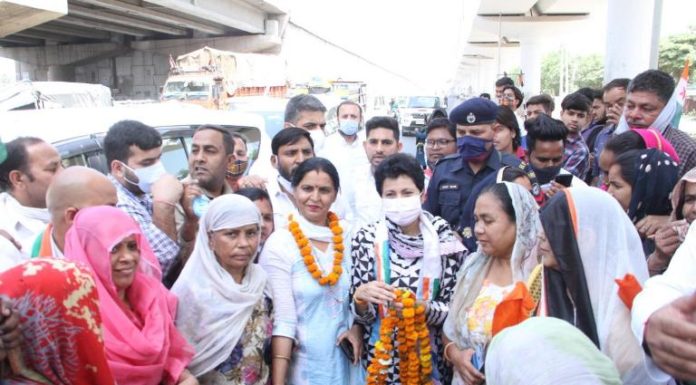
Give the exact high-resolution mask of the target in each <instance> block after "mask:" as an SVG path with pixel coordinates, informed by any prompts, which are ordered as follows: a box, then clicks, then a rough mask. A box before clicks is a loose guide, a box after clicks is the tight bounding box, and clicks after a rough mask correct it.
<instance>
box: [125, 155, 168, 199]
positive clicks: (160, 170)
mask: <svg viewBox="0 0 696 385" xmlns="http://www.w3.org/2000/svg"><path fill="white" fill-rule="evenodd" d="M121 164H122V165H123V166H124V167H125V168H127V169H129V170H131V171H132V172H133V174H135V176H137V177H138V182H137V183H136V182H133V181H132V180H129V179H128V177H124V179H125V180H126V182H128V183H130V184H132V185H136V186H138V188H140V190H142V192H144V193H145V194H149V193H150V191H152V185H153V184H154V183H155V182H157V180H158V179H159V178H161V177H162V176H163V175H164V174H166V173H167V170H166V169H165V168H164V165H163V164H162V162H157V163H155V164H153V165H152V166H147V167H143V168H138V169H135V170H134V169H132V168H130V167H128V166H126V164H125V163H123V162H121Z"/></svg>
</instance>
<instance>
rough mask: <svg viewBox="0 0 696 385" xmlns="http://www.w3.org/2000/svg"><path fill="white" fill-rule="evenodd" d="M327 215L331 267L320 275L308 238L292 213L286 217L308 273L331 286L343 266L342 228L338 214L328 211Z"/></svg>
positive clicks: (322, 283)
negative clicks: (327, 272) (329, 233)
mask: <svg viewBox="0 0 696 385" xmlns="http://www.w3.org/2000/svg"><path fill="white" fill-rule="evenodd" d="M327 217H328V219H329V228H330V229H331V232H332V233H333V235H334V236H333V239H332V241H333V246H334V261H333V269H332V270H331V272H330V273H329V274H327V275H322V272H321V269H320V268H319V265H317V261H316V260H315V259H314V256H313V255H312V246H311V245H310V244H309V239H307V237H305V235H304V234H303V233H302V229H300V224H299V223H297V221H296V220H295V218H293V216H292V214H290V216H289V217H288V229H289V230H290V232H291V233H292V236H293V238H295V243H296V244H297V247H298V248H299V249H300V255H302V260H303V261H304V264H305V266H307V270H309V273H310V274H312V277H314V279H316V280H317V281H318V282H319V284H320V285H322V286H326V285H329V286H333V285H335V284H336V283H337V282H338V279H339V278H340V277H341V273H343V268H342V267H341V262H342V261H343V229H342V228H341V225H340V224H339V223H338V216H337V215H336V214H334V213H332V212H330V211H329V214H328V216H327Z"/></svg>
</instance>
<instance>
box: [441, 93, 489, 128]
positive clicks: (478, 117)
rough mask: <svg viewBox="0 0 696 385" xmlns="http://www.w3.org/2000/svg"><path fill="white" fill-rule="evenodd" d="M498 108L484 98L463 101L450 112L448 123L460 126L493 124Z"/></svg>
mask: <svg viewBox="0 0 696 385" xmlns="http://www.w3.org/2000/svg"><path fill="white" fill-rule="evenodd" d="M497 112H498V106H496V105H495V103H493V102H492V101H490V100H488V99H485V98H471V99H468V100H465V101H464V102H462V103H461V104H460V105H458V106H457V107H454V109H453V110H452V112H450V116H449V117H450V121H452V122H453V123H455V124H458V125H460V126H478V125H479V124H489V123H493V122H495V116H496V114H497Z"/></svg>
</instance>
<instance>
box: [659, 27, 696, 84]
mask: <svg viewBox="0 0 696 385" xmlns="http://www.w3.org/2000/svg"><path fill="white" fill-rule="evenodd" d="M687 58H689V59H690V61H691V71H689V80H690V82H693V81H696V73H695V72H696V71H694V67H693V64H694V61H696V25H692V26H690V27H689V31H688V32H685V33H680V34H676V35H671V36H669V37H667V38H666V39H663V40H662V41H661V42H660V54H659V57H658V61H657V63H658V64H657V67H658V68H659V69H661V70H662V71H665V72H667V73H668V74H670V75H672V76H673V77H674V78H675V79H679V77H680V76H681V73H682V70H683V69H684V61H685V60H686V59H687Z"/></svg>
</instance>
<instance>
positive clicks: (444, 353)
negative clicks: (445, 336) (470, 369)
mask: <svg viewBox="0 0 696 385" xmlns="http://www.w3.org/2000/svg"><path fill="white" fill-rule="evenodd" d="M453 344H454V341H451V342H449V343H448V344H447V345H445V349H444V350H443V354H442V355H443V356H445V360H447V362H449V363H451V362H452V360H451V359H450V358H449V356H448V355H447V348H449V347H450V346H452V345H453ZM455 347H456V346H455Z"/></svg>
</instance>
